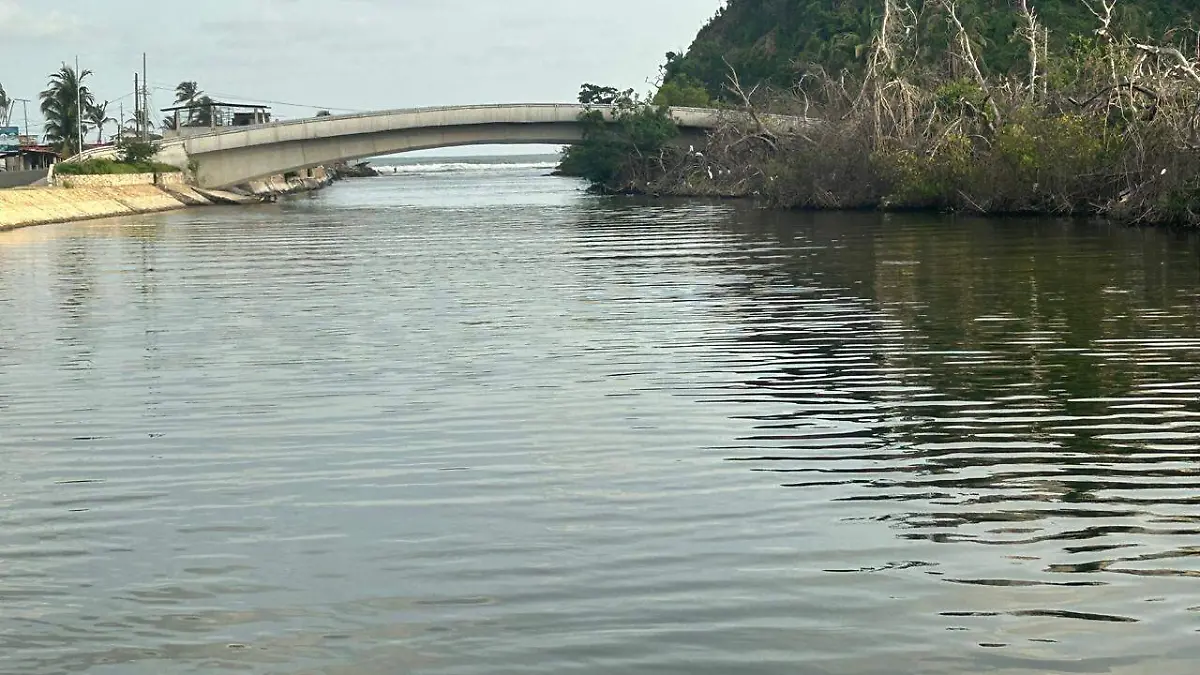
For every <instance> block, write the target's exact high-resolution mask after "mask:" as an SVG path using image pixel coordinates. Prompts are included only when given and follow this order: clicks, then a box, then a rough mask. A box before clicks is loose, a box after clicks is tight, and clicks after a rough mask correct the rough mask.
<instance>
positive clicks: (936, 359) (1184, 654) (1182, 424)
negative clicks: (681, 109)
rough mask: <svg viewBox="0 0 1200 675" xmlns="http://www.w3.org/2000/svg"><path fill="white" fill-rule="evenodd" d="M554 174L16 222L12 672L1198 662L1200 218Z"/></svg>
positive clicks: (2, 406) (8, 530) (2, 574)
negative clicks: (626, 183)
mask: <svg viewBox="0 0 1200 675" xmlns="http://www.w3.org/2000/svg"><path fill="white" fill-rule="evenodd" d="M542 173H544V171H543V170H542V169H540V168H536V167H530V166H524V167H516V168H499V167H491V168H486V167H485V168H484V169H479V168H462V167H459V168H456V169H446V170H439V171H430V172H421V171H412V170H408V171H406V173H404V174H403V175H399V176H394V177H386V178H381V179H377V180H370V181H359V182H351V183H343V184H340V185H338V186H336V187H335V188H333V189H332V190H329V191H327V192H325V193H323V194H321V195H319V196H317V197H315V198H312V199H300V200H297V201H293V202H289V203H286V204H280V205H275V206H264V207H255V208H245V209H237V208H229V209H215V208H214V209H209V210H192V211H187V212H180V213H174V214H168V215H161V216H153V217H144V218H134V219H124V220H112V221H100V222H94V223H86V224H72V225H62V226H52V227H42V228H34V229H27V230H22V231H17V232H11V233H2V234H0V425H2V426H0V672H3V673H5V674H6V675H7V674H9V673H12V674H14V675H16V674H20V675H50V674H58V673H93V674H96V675H118V674H120V675H124V674H127V673H132V674H135V675H152V674H153V675H158V674H163V673H170V674H175V673H215V672H244V673H289V674H290V673H329V674H339V675H340V674H345V675H360V674H374V673H380V674H382V673H423V674H424V673H430V674H435V673H436V674H447V675H450V674H454V675H491V674H494V673H546V674H555V675H557V674H560V673H580V674H591V673H597V674H599V673H680V674H682V673H712V674H714V675H715V674H728V673H836V674H859V673H872V674H874V673H878V674H881V675H882V674H889V675H890V674H894V673H946V674H950V673H966V672H992V673H1043V672H1067V673H1120V674H1134V673H1137V674H1141V673H1155V674H1159V673H1180V674H1183V673H1192V672H1195V670H1196V665H1195V664H1196V663H1197V659H1200V633H1198V631H1200V325H1198V324H1200V241H1198V240H1197V238H1196V237H1195V236H1191V235H1186V234H1179V233H1172V232H1167V231H1157V230H1155V231H1140V230H1129V229H1120V228H1116V227H1110V226H1107V225H1103V224H1094V223H1093V224H1087V223H1071V222H1045V221H1042V222H1039V221H973V220H957V221H956V220H952V219H938V218H932V217H928V216H923V217H878V216H874V215H847V214H824V215H804V214H776V213H765V212H761V211H756V210H753V209H750V208H748V207H746V206H744V205H741V206H740V205H733V204H713V203H697V202H691V203H687V202H681V203H675V202H670V203H666V202H643V201H637V200H625V199H620V200H606V199H596V198H591V197H587V196H585V195H582V194H580V193H579V192H578V190H577V186H576V185H575V184H574V183H572V182H570V181H567V180H562V179H554V178H546V177H543V176H542V175H541V174H542Z"/></svg>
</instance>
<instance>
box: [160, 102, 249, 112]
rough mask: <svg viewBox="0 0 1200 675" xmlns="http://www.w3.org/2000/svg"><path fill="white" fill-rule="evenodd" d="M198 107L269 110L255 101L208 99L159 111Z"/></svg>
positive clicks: (194, 108)
mask: <svg viewBox="0 0 1200 675" xmlns="http://www.w3.org/2000/svg"><path fill="white" fill-rule="evenodd" d="M199 108H240V109H242V110H270V109H271V106H267V105H258V104H257V103H226V102H223V101H209V102H207V103H189V104H187V105H177V106H172V107H170V108H163V109H161V110H160V111H159V112H175V111H176V110H196V109H199Z"/></svg>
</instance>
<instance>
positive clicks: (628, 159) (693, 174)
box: [566, 0, 1200, 226]
mask: <svg viewBox="0 0 1200 675" xmlns="http://www.w3.org/2000/svg"><path fill="white" fill-rule="evenodd" d="M762 4H763V1H762V0H731V2H730V3H729V5H728V7H727V8H726V10H725V11H724V12H723V13H722V14H721V15H719V16H718V17H717V18H716V19H714V22H713V24H710V26H709V27H707V28H706V29H705V32H702V33H701V36H700V38H698V39H697V44H696V45H694V46H693V50H692V53H689V54H688V55H684V56H678V55H668V62H667V65H666V67H665V79H664V84H663V87H662V88H661V89H660V90H659V93H658V94H657V95H656V97H654V98H651V99H650V100H648V101H647V100H645V99H638V98H637V97H635V96H632V94H631V93H627V94H626V95H625V96H624V98H623V99H621V100H617V99H614V102H617V103H620V105H618V112H617V115H618V124H616V125H604V124H603V123H601V122H599V119H600V118H598V117H597V115H599V113H598V112H592V113H588V116H590V119H589V121H590V125H589V127H588V129H589V130H588V133H586V134H585V137H586V138H585V142H584V143H583V144H582V145H580V146H578V147H577V148H572V149H571V150H570V151H569V152H568V153H567V155H566V162H567V166H568V167H572V166H573V168H574V169H575V170H576V173H579V174H581V175H584V176H585V177H587V178H588V179H589V180H591V181H592V182H593V184H595V185H596V186H598V187H599V188H601V189H604V190H609V191H637V192H648V193H658V194H677V195H710V196H755V197H758V198H760V199H761V200H763V201H764V202H766V203H768V204H770V205H774V206H780V207H792V208H839V209H889V210H904V209H939V210H950V211H963V212H975V213H981V214H1012V213H1029V214H1063V215H1069V214H1070V215H1104V216H1109V217H1112V218H1114V219H1117V220H1120V221H1123V222H1129V223H1178V224H1186V225H1193V226H1194V225H1200V51H1198V49H1200V47H1198V45H1197V37H1196V36H1197V33H1196V32H1195V31H1194V30H1192V29H1191V28H1190V26H1191V25H1192V24H1191V23H1190V22H1191V20H1192V18H1193V14H1195V13H1196V12H1197V11H1200V10H1195V9H1192V8H1190V7H1189V8H1188V9H1184V8H1183V5H1181V4H1180V3H1175V2H1171V1H1169V0H1160V1H1157V2H1148V3H1138V5H1137V6H1136V8H1135V7H1134V5H1133V4H1132V3H1124V4H1122V2H1121V0H1087V1H1086V2H1085V1H1084V0H1074V2H1068V1H1067V0H1058V1H1054V2H1052V1H1051V0H1044V1H1043V3H1042V4H1043V5H1044V10H1045V18H1043V15H1042V9H1041V8H1039V7H1037V6H1035V4H1036V3H1035V0H1012V1H1011V2H1006V3H1004V4H1003V6H1002V7H1000V8H998V9H997V8H994V7H993V8H992V9H987V10H986V11H985V10H984V9H983V8H984V7H988V5H985V4H984V3H982V2H967V1H966V0H963V1H962V2H954V1H953V0H924V2H915V3H912V4H901V3H900V2H898V1H897V0H869V1H868V0H857V1H850V0H847V1H844V2H836V3H832V5H833V9H829V10H826V11H825V14H821V13H820V12H818V13H817V14H813V13H812V12H815V11H816V9H815V8H813V7H809V5H813V4H814V3H812V2H807V1H806V0H788V1H783V2H774V3H769V4H770V6H771V7H772V8H773V9H772V10H771V11H773V12H775V13H776V14H779V16H778V17H774V18H771V19H768V18H767V17H763V16H760V15H756V14H754V13H753V12H750V9H751V8H753V7H754V6H757V5H762ZM817 4H821V5H823V6H825V7H828V6H829V5H830V3H817ZM830 12H832V13H834V14H835V15H836V16H842V17H846V19H845V20H846V21H851V19H852V20H853V21H858V22H860V24H861V25H859V28H858V29H856V31H852V32H851V33H852V34H850V33H848V34H845V35H842V36H841V37H836V36H835V37H834V38H833V39H830V40H824V41H822V40H821V39H819V38H814V37H813V35H817V33H815V32H814V31H818V30H819V29H820V21H817V22H816V24H813V21H812V19H811V18H810V17H812V16H817V17H821V16H828V15H829V13H830ZM772 16H773V15H772ZM738 17H741V18H740V19H738ZM802 17H806V18H804V20H803V21H802V20H801V18H802ZM734 19H737V21H735V20H734ZM768 20H771V21H778V24H777V26H778V27H777V28H776V29H774V30H773V31H770V32H768V37H769V38H770V40H773V41H774V42H773V44H771V45H767V46H764V45H763V40H764V39H765V38H762V37H760V36H758V33H759V32H760V31H759V24H760V23H762V22H764V21H768ZM826 23H828V22H826ZM799 24H804V26H799ZM763 25H769V24H763ZM813 25H816V26H817V28H814V27H812V26H813ZM856 25H857V24H856ZM1052 26H1054V28H1052ZM1172 26H1173V27H1172ZM825 27H826V28H828V26H825ZM868 27H869V28H870V30H871V31H873V32H872V33H871V37H870V39H869V40H861V39H860V37H861V36H862V32H863V31H866V30H867V28H868ZM789 30H791V32H789ZM713 31H720V33H721V34H722V35H723V36H724V38H723V39H724V40H726V41H728V40H733V39H734V38H735V37H737V36H738V35H741V38H739V39H740V40H741V41H742V42H741V43H739V44H741V46H743V47H745V50H749V51H745V50H743V51H739V49H737V48H735V47H738V45H732V44H729V43H728V42H724V43H723V42H722V41H721V40H716V39H712V35H711V33H712V32H713ZM739 31H741V32H740V33H739ZM1005 31H1009V32H1008V33H1007V34H1006V33H1005ZM1152 31H1157V32H1154V33H1152ZM706 34H707V35H708V37H706ZM1151 34H1153V35H1155V36H1156V39H1152V38H1151V37H1150V35H1151ZM805 35H808V37H804V36H805ZM745 43H749V46H745ZM851 43H853V49H852V50H851V49H849V45H851ZM721 44H724V49H723V52H722V54H723V56H722V57H721V59H720V63H721V69H722V70H721V73H722V74H721V80H720V87H719V88H718V87H717V86H716V82H715V77H716V76H715V74H714V72H715V71H714V70H713V69H714V68H716V66H715V65H714V64H715V61H713V58H715V57H713V58H710V57H709V56H707V55H706V54H708V51H706V50H710V49H713V48H712V47H709V46H706V45H721ZM797 44H802V47H803V48H802V49H801V50H800V52H799V54H800V56H799V57H797V56H792V57H790V58H787V59H783V58H782V57H778V58H776V57H774V56H772V58H766V57H765V56H763V55H772V54H783V53H787V51H788V49H794V48H795V46H796V45H797ZM839 45H843V46H845V47H846V49H845V50H843V51H837V50H839V49H842V47H839ZM785 47H786V48H785ZM835 52H836V54H841V55H842V56H839V57H837V58H835V57H834V54H835ZM747 54H751V55H753V54H757V55H758V56H757V57H755V58H751V57H750V56H747ZM806 55H808V56H811V55H816V56H820V57H821V58H822V59H823V61H824V63H815V62H803V61H800V60H798V59H799V58H801V57H804V58H807V56H806ZM596 89H601V88H596ZM681 92H682V94H681ZM585 93H586V92H585ZM681 95H686V96H687V97H688V98H689V100H698V99H699V98H700V97H701V96H707V97H708V99H709V100H711V101H714V102H715V105H717V106H719V107H722V108H723V109H724V110H725V113H724V114H723V116H722V117H723V120H724V121H723V122H722V123H721V125H720V128H718V129H717V130H715V131H714V132H713V133H712V134H711V137H710V139H709V141H708V143H707V144H706V147H705V148H703V149H702V151H701V150H697V149H696V148H688V147H687V146H686V145H684V144H682V143H679V142H678V141H674V142H673V139H674V133H673V131H672V129H671V128H670V123H669V118H668V116H667V113H666V111H665V109H664V108H663V106H664V105H671V104H677V103H676V100H674V97H675V96H681ZM581 100H582V97H581ZM585 102H587V101H585ZM596 102H597V103H599V102H602V101H596ZM772 113H776V114H781V115H789V116H795V117H802V118H805V119H807V120H808V121H807V122H806V123H803V124H799V125H797V124H791V125H786V126H785V125H781V124H779V118H776V117H773V116H772V115H771V114H772ZM664 121H665V122H666V125H667V126H666V127H661V126H659V125H660V123H662V122H664ZM650 130H654V133H649V131H650Z"/></svg>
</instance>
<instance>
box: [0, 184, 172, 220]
mask: <svg viewBox="0 0 1200 675" xmlns="http://www.w3.org/2000/svg"><path fill="white" fill-rule="evenodd" d="M187 206H189V204H187V203H185V202H184V201H183V200H181V199H180V198H179V197H176V196H175V195H173V194H171V193H170V192H169V191H167V190H165V189H163V188H161V187H158V186H156V185H125V186H113V187H75V188H65V187H31V188H12V189H7V190H0V231H9V230H16V229H21V228H25V227H34V226H37V225H54V224H59V223H70V222H76V221H85V220H96V219H100V218H111V217H114V216H130V215H142V214H149V213H162V212H166V211H174V210H177V209H182V208H186V207H187Z"/></svg>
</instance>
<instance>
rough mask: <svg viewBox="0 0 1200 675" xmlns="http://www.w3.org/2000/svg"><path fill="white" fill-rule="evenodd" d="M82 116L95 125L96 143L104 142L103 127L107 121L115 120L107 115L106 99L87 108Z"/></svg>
mask: <svg viewBox="0 0 1200 675" xmlns="http://www.w3.org/2000/svg"><path fill="white" fill-rule="evenodd" d="M84 116H85V118H86V119H87V121H88V122H91V123H92V124H93V125H95V127H96V143H97V144H101V143H104V127H105V126H106V125H107V124H108V123H109V122H116V120H115V119H113V118H111V117H109V116H108V101H105V102H104V103H98V104H96V105H94V106H92V107H90V108H88V109H87V110H86V111H84Z"/></svg>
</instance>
